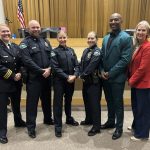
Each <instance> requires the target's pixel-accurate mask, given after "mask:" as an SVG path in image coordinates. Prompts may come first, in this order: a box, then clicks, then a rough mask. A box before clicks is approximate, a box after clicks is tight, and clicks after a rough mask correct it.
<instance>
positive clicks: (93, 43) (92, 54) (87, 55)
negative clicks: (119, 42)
mask: <svg viewBox="0 0 150 150" xmlns="http://www.w3.org/2000/svg"><path fill="white" fill-rule="evenodd" d="M97 40H98V38H97V35H96V33H95V32H93V31H92V32H89V33H88V36H87V43H88V45H89V47H88V48H86V49H85V50H84V52H83V55H82V58H81V63H80V78H81V79H83V89H82V94H83V100H84V105H85V114H86V117H85V120H84V121H81V123H80V125H93V127H92V128H91V130H90V131H89V132H88V136H94V135H95V134H97V133H100V126H101V107H100V99H101V93H102V87H101V83H100V78H99V76H98V66H99V63H100V56H101V53H100V49H99V48H98V47H97Z"/></svg>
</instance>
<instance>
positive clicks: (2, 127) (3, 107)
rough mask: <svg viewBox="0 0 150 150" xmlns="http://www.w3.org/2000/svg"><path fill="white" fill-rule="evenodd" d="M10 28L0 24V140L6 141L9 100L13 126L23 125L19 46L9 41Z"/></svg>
mask: <svg viewBox="0 0 150 150" xmlns="http://www.w3.org/2000/svg"><path fill="white" fill-rule="evenodd" d="M10 35H11V32H10V29H9V28H8V27H7V25H0V142H1V143H3V144H5V143H7V142H8V139H7V137H6V134H7V104H8V100H9V99H10V100H11V104H12V110H13V113H14V122H15V127H25V126H26V124H25V122H24V121H23V120H22V117H21V113H20V100H21V89H22V81H21V59H20V57H19V51H20V49H19V46H18V45H16V44H14V43H11V42H10Z"/></svg>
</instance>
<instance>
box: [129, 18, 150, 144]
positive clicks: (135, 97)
mask: <svg viewBox="0 0 150 150" xmlns="http://www.w3.org/2000/svg"><path fill="white" fill-rule="evenodd" d="M149 32H150V25H149V23H148V22H147V21H141V22H140V23H139V24H138V25H137V26H136V31H135V38H134V41H135V42H134V50H133V55H132V60H131V63H130V66H129V85H130V86H131V104H132V111H133V116H134V120H133V123H132V129H133V131H134V136H132V137H131V140H134V141H137V140H143V139H148V138H149V129H150V42H149V41H148V39H147V38H148V35H149Z"/></svg>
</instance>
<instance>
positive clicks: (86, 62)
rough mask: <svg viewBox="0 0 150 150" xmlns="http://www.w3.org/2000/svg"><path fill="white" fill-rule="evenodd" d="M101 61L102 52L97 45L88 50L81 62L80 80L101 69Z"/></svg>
mask: <svg viewBox="0 0 150 150" xmlns="http://www.w3.org/2000/svg"><path fill="white" fill-rule="evenodd" d="M100 60H101V50H100V48H98V47H97V45H94V46H92V47H91V48H86V49H85V50H84V52H83V55H82V57H81V62H80V78H81V79H85V78H86V77H87V76H89V75H90V74H92V73H94V71H95V70H96V69H97V70H98V67H99V63H100Z"/></svg>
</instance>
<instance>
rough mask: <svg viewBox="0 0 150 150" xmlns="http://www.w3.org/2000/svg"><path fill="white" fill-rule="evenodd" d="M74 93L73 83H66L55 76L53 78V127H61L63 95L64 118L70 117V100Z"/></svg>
mask: <svg viewBox="0 0 150 150" xmlns="http://www.w3.org/2000/svg"><path fill="white" fill-rule="evenodd" d="M73 93H74V83H68V82H67V81H65V80H62V79H59V78H55V79H54V102H53V111H54V122H55V128H60V129H61V128H62V106H63V97H64V102H65V104H64V107H65V114H66V120H67V119H70V118H71V102H72V96H73Z"/></svg>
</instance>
